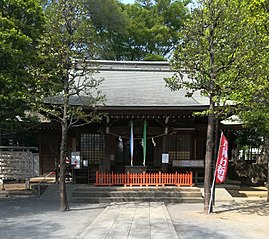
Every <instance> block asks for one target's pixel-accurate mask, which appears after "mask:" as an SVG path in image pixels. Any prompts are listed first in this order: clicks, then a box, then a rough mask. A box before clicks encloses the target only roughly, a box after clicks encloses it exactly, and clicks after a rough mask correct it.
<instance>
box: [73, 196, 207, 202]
mask: <svg viewBox="0 0 269 239" xmlns="http://www.w3.org/2000/svg"><path fill="white" fill-rule="evenodd" d="M71 202H73V203H111V202H165V203H202V202H203V198H202V197H145V198H141V197H132V198H130V197H87V198H85V197H72V198H71Z"/></svg>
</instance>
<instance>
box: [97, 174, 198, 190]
mask: <svg viewBox="0 0 269 239" xmlns="http://www.w3.org/2000/svg"><path fill="white" fill-rule="evenodd" d="M95 185H96V186H113V185H124V186H131V187H132V186H140V187H142V186H157V187H158V186H165V185H174V186H192V185H193V183H192V172H190V173H189V172H187V173H177V172H176V173H161V172H159V173H145V172H144V173H113V172H112V173H99V172H98V171H97V172H96V183H95Z"/></svg>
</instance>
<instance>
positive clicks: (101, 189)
mask: <svg viewBox="0 0 269 239" xmlns="http://www.w3.org/2000/svg"><path fill="white" fill-rule="evenodd" d="M75 190H76V191H84V192H111V191H113V192H114V191H120V192H134V191H135V192H200V191H201V190H200V188H197V187H115V186H113V187H95V186H87V185H83V186H82V185H80V186H77V187H76V188H75Z"/></svg>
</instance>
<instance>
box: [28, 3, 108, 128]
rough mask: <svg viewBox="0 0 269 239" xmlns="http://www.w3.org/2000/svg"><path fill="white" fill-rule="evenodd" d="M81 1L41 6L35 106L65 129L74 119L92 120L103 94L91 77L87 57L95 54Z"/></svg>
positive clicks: (33, 102) (92, 38)
mask: <svg viewBox="0 0 269 239" xmlns="http://www.w3.org/2000/svg"><path fill="white" fill-rule="evenodd" d="M88 14H89V12H88V11H87V8H86V7H85V4H84V1H83V0H79V1H66V0H59V1H51V2H50V4H49V5H47V7H46V9H45V16H46V31H45V33H44V37H43V38H42V41H41V42H40V55H41V57H42V58H41V63H42V64H40V65H42V68H38V69H37V70H36V72H35V76H36V78H38V79H39V81H38V83H37V85H36V88H35V89H34V91H35V92H36V93H37V94H33V96H34V97H35V96H37V98H38V99H39V101H38V102H37V101H32V105H33V106H34V107H35V109H36V110H37V111H38V112H40V113H43V114H45V115H46V116H47V117H49V118H50V119H54V120H58V121H59V122H61V124H63V123H64V124H65V126H67V129H68V128H69V127H72V126H73V125H74V124H76V123H77V122H78V120H84V121H86V122H89V121H91V120H93V116H94V115H93V114H92V113H85V112H84V110H83V109H82V107H83V106H84V107H86V108H92V107H94V106H95V105H96V103H97V102H99V101H102V100H103V97H102V96H100V94H99V92H98V91H97V87H98V85H99V84H100V81H98V80H95V79H94V78H93V77H92V73H93V70H92V69H91V67H90V62H89V60H90V59H91V58H92V57H93V56H94V54H95V50H96V48H95V37H96V35H95V28H94V26H93V23H92V18H91V17H90V16H89V15H88Z"/></svg>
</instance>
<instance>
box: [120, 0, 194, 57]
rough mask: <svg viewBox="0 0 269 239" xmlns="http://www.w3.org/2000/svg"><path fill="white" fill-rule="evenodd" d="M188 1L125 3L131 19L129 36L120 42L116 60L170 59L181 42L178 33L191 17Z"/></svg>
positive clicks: (125, 36) (128, 28)
mask: <svg viewBox="0 0 269 239" xmlns="http://www.w3.org/2000/svg"><path fill="white" fill-rule="evenodd" d="M189 2H190V1H188V0H182V1H180V0H177V1H173V0H155V1H153V0H148V1H141V0H138V1H136V3H135V4H127V5H124V4H122V9H123V11H124V12H125V13H126V14H127V15H128V17H129V24H128V25H127V35H126V34H125V35H122V36H121V37H120V38H119V39H118V41H117V42H120V45H119V44H118V46H117V49H118V50H117V53H118V54H117V58H116V59H117V60H144V58H145V57H146V55H149V54H151V55H157V57H156V58H157V59H158V58H159V57H158V55H159V56H162V57H163V58H169V56H170V55H171V52H172V51H173V50H174V47H175V45H176V44H177V43H178V42H179V41H180V39H179V37H178V34H179V32H180V31H181V28H182V24H183V22H184V20H185V19H186V17H187V15H188V8H187V5H188V3H189Z"/></svg>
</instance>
